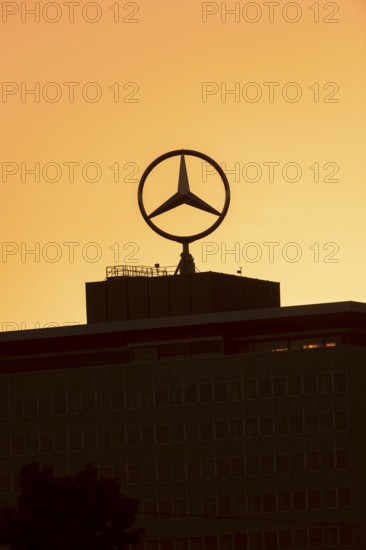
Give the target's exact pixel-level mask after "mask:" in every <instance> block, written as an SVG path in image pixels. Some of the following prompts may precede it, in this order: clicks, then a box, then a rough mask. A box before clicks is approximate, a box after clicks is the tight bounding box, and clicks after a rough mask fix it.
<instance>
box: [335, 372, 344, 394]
mask: <svg viewBox="0 0 366 550" xmlns="http://www.w3.org/2000/svg"><path fill="white" fill-rule="evenodd" d="M333 380H334V391H335V392H344V391H347V373H346V372H335V373H333Z"/></svg>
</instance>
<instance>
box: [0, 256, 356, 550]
mask: <svg viewBox="0 0 366 550" xmlns="http://www.w3.org/2000/svg"><path fill="white" fill-rule="evenodd" d="M86 294H87V318H88V323H87V324H86V325H78V326H73V327H62V328H48V329H38V330H27V331H19V332H8V333H2V334H0V407H1V409H0V492H1V494H0V498H1V503H11V502H14V501H15V498H16V493H17V490H18V483H19V475H18V473H19V470H20V468H21V467H22V466H23V465H24V464H27V463H29V462H32V461H36V462H40V463H42V464H44V463H47V464H52V465H53V466H54V467H55V470H56V473H60V474H61V473H62V474H66V473H73V472H75V471H76V470H79V469H81V468H82V467H83V466H84V465H85V464H88V463H91V462H95V463H96V464H97V466H98V469H99V471H100V473H101V474H102V475H111V476H117V477H118V478H119V479H120V481H121V483H122V487H123V492H124V494H126V495H127V496H131V497H133V498H136V499H138V500H139V501H140V513H139V516H138V518H137V524H138V525H142V526H143V527H144V528H145V530H146V537H145V539H144V540H143V542H142V543H141V544H140V547H139V548H141V550H234V549H235V550H236V549H238V550H239V549H240V550H241V549H243V550H287V549H302V548H318V549H320V548H327V549H333V550H335V549H339V548H342V549H344V550H364V549H365V548H366V441H365V437H364V419H365V415H366V400H365V398H364V388H365V382H366V370H365V361H366V304H363V303H357V302H339V303H326V304H315V305H305V306H291V307H281V306H280V288H279V284H278V283H273V282H268V281H260V280H256V279H249V278H246V277H239V276H233V275H225V274H218V273H196V274H185V275H177V276H171V275H168V273H167V272H166V271H165V270H164V269H163V268H159V267H156V268H143V267H141V266H139V267H136V268H128V267H123V266H122V267H114V268H109V270H107V278H106V280H105V281H101V282H96V283H87V285H86Z"/></svg>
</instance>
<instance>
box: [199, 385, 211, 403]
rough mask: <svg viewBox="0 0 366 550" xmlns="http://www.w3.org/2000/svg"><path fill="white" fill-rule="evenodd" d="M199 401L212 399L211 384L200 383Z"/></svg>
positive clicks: (203, 401)
mask: <svg viewBox="0 0 366 550" xmlns="http://www.w3.org/2000/svg"><path fill="white" fill-rule="evenodd" d="M199 394H200V402H201V403H210V402H211V401H212V387H211V384H200V386H199Z"/></svg>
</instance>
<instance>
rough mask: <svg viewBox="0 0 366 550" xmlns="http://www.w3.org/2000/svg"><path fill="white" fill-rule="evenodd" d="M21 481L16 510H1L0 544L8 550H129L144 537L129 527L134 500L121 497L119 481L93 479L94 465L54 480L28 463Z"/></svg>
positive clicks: (45, 468)
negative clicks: (8, 548) (10, 549)
mask: <svg viewBox="0 0 366 550" xmlns="http://www.w3.org/2000/svg"><path fill="white" fill-rule="evenodd" d="M20 477H21V486H20V495H19V497H18V504H17V507H16V508H10V507H3V508H1V509H0V544H9V545H10V547H11V548H12V550H50V549H52V550H81V549H83V550H84V549H85V550H127V549H129V548H133V547H134V546H136V544H137V542H138V541H139V540H140V538H141V537H142V535H143V534H144V532H143V530H142V529H136V528H133V524H134V522H135V516H136V514H137V512H138V503H137V501H135V500H132V499H130V498H127V497H124V496H122V494H121V492H120V483H119V481H118V480H117V479H109V478H100V479H97V469H96V467H95V466H94V465H88V466H86V467H85V468H84V470H81V471H80V472H78V473H76V474H75V475H74V476H73V477H71V476H66V477H55V475H54V471H53V468H52V467H51V466H43V468H42V469H41V468H40V467H39V465H38V464H35V463H32V464H28V465H26V466H24V467H23V468H22V470H21V472H20ZM129 545H130V546H129Z"/></svg>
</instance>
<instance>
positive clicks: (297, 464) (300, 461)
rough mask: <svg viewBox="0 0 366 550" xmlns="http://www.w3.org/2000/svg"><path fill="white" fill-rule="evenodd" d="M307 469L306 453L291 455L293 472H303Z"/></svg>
mask: <svg viewBox="0 0 366 550" xmlns="http://www.w3.org/2000/svg"><path fill="white" fill-rule="evenodd" d="M304 469H305V456H304V453H293V454H292V455H291V470H292V471H293V472H303V471H304Z"/></svg>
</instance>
